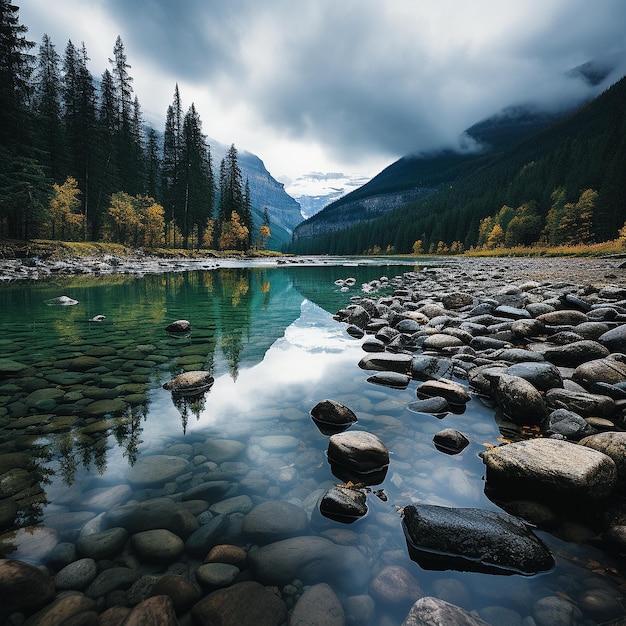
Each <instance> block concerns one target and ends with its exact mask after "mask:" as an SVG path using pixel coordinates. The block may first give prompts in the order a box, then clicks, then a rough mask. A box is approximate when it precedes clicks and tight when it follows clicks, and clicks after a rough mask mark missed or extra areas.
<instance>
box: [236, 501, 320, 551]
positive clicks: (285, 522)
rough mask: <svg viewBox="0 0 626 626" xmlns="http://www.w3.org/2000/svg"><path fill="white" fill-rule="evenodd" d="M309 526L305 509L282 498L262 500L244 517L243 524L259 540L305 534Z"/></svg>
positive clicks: (271, 539)
mask: <svg viewBox="0 0 626 626" xmlns="http://www.w3.org/2000/svg"><path fill="white" fill-rule="evenodd" d="M308 528H309V519H308V517H307V514H306V512H305V510H304V509H302V508H301V507H299V506H297V505H295V504H292V503H291V502H283V501H281V500H266V501H265V502H261V504H258V505H257V506H255V507H254V508H253V509H252V510H251V511H250V512H249V513H248V514H247V515H246V516H245V517H244V519H243V525H242V531H243V532H244V533H245V534H246V535H248V536H250V537H252V538H254V539H255V541H257V542H258V541H260V540H263V541H265V542H267V541H274V540H276V539H285V538H286V537H293V536H294V535H303V534H304V533H305V532H307V531H308Z"/></svg>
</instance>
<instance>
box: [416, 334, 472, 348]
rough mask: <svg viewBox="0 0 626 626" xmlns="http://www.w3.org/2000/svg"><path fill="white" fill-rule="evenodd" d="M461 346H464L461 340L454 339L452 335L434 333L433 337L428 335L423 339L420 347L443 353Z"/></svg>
mask: <svg viewBox="0 0 626 626" xmlns="http://www.w3.org/2000/svg"><path fill="white" fill-rule="evenodd" d="M463 345H465V344H464V342H463V340H462V339H459V338H458V337H455V336H454V335H448V334H446V333H435V334H434V335H428V336H427V337H426V339H424V343H423V345H422V347H423V349H424V350H433V351H435V352H443V351H445V350H446V349H447V348H458V347H461V346H463Z"/></svg>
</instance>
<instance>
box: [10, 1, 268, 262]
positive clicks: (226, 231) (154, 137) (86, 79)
mask: <svg viewBox="0 0 626 626" xmlns="http://www.w3.org/2000/svg"><path fill="white" fill-rule="evenodd" d="M27 32H28V28H27V27H26V26H25V25H23V24H21V23H20V20H19V7H17V6H16V5H13V4H11V3H10V2H8V0H0V237H2V238H5V239H18V240H27V239H33V238H46V239H62V240H66V241H83V240H84V241H87V240H89V241H112V242H119V243H123V244H127V245H133V246H146V247H172V248H185V249H188V248H200V247H205V248H212V249H222V250H225V249H228V250H248V249H250V248H251V247H252V246H255V247H263V246H264V245H265V242H266V241H267V238H268V237H269V236H270V235H271V233H270V229H269V227H270V222H269V215H268V212H267V210H265V211H264V214H263V215H264V219H263V223H262V225H261V227H260V229H259V230H258V231H257V232H255V229H254V224H253V218H252V207H251V202H250V189H249V185H248V181H247V180H246V181H244V180H243V176H242V172H241V169H240V167H239V163H238V154H237V149H236V148H235V146H234V145H232V146H231V147H230V149H229V150H228V152H227V154H226V156H225V157H224V159H223V160H222V162H221V163H220V164H219V166H215V165H214V164H213V163H212V158H211V148H210V145H209V144H208V142H207V138H206V135H205V134H204V133H203V130H202V121H201V118H200V115H199V113H198V111H197V110H196V108H195V106H194V104H193V103H192V104H191V105H190V106H189V108H188V109H186V110H183V105H182V100H181V95H180V92H179V89H178V85H176V86H175V87H174V90H173V99H172V104H171V105H170V106H169V107H168V109H167V112H166V121H165V128H164V130H163V132H162V133H157V131H156V130H155V129H153V128H150V127H148V126H147V125H146V124H145V123H144V121H143V117H142V111H141V106H140V103H139V99H138V97H137V95H136V94H135V93H134V90H133V78H132V76H131V73H130V70H131V65H130V64H129V63H128V59H127V56H126V52H125V48H124V43H123V42H122V40H121V38H120V37H119V36H118V38H117V40H116V41H115V44H114V46H113V50H112V57H111V58H110V59H109V62H110V67H107V68H105V69H104V70H103V73H102V75H101V76H100V77H99V78H97V79H95V78H94V77H93V76H92V75H91V73H90V71H89V69H88V62H89V60H90V59H89V56H88V53H87V50H86V48H85V45H84V44H82V45H81V46H80V47H78V46H76V45H74V44H73V43H72V42H71V41H68V42H67V44H66V46H65V49H64V51H63V53H62V54H60V53H59V52H57V49H56V47H55V44H54V43H53V42H52V41H51V39H50V38H49V37H48V35H44V36H43V38H42V41H41V43H40V44H39V45H37V44H36V43H35V42H33V41H30V40H29V39H28V38H27V36H26V35H27Z"/></svg>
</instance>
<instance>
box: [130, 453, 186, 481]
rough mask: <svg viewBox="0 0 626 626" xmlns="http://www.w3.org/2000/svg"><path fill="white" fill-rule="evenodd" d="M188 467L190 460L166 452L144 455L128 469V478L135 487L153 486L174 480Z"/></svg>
mask: <svg viewBox="0 0 626 626" xmlns="http://www.w3.org/2000/svg"><path fill="white" fill-rule="evenodd" d="M188 468H189V461H187V460H186V459H183V458H181V457H177V456H169V455H164V454H154V455H152V456H142V457H140V458H139V460H138V461H137V462H136V463H135V465H134V466H132V467H131V468H130V469H129V470H128V472H127V474H126V480H128V482H129V483H130V484H131V485H133V486H135V487H151V486H154V485H161V484H163V483H166V482H168V481H171V480H174V479H175V478H176V477H177V476H179V475H180V474H182V473H183V472H185V471H187V469H188Z"/></svg>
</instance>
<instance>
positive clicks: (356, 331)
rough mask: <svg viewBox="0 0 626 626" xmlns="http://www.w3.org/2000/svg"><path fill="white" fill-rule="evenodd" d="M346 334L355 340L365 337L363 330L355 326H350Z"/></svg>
mask: <svg viewBox="0 0 626 626" xmlns="http://www.w3.org/2000/svg"><path fill="white" fill-rule="evenodd" d="M346 332H347V333H348V335H350V337H354V338H355V339H361V337H363V335H364V334H365V332H364V331H363V329H362V328H359V327H358V326H355V325H354V324H351V325H350V326H348V327H347V328H346Z"/></svg>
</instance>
